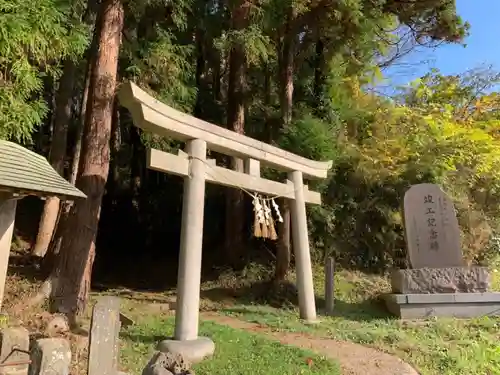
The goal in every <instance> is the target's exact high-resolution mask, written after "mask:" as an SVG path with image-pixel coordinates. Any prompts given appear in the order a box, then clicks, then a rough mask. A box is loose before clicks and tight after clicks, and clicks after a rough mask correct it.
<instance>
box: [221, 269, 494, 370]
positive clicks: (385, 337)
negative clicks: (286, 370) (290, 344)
mask: <svg viewBox="0 0 500 375" xmlns="http://www.w3.org/2000/svg"><path fill="white" fill-rule="evenodd" d="M315 277H316V280H315V282H316V291H317V292H318V296H319V295H321V294H322V293H323V275H322V272H321V270H320V269H318V270H317V272H315ZM495 283H497V280H495ZM388 290H389V285H388V283H387V281H386V280H385V279H383V278H380V277H374V276H367V275H364V274H361V273H352V272H339V273H338V274H337V275H336V307H335V309H336V312H335V316H333V317H325V316H321V317H320V319H321V320H322V322H321V323H320V324H318V325H305V324H303V323H302V322H301V321H300V320H299V319H298V312H297V311H296V310H282V309H275V308H272V307H269V306H264V305H257V304H251V303H249V302H248V301H247V302H244V303H243V302H242V303H241V304H237V305H235V306H232V307H227V308H226V309H224V310H223V312H224V313H225V314H228V315H232V316H237V317H238V318H240V319H242V320H247V321H251V322H256V323H260V324H266V325H268V326H270V327H273V328H277V329H280V330H285V331H295V332H308V333H314V334H316V335H319V336H325V337H330V338H335V339H342V340H349V341H353V342H357V343H361V344H365V345H368V346H372V347H375V348H378V349H381V350H384V351H386V352H389V353H393V354H396V355H398V356H399V357H401V358H403V359H404V360H406V361H407V362H408V363H410V364H412V365H413V366H414V367H415V368H417V370H419V371H420V372H421V374H422V375H495V374H500V319H498V318H488V317H482V318H478V319H471V320H458V319H431V320H426V321H400V320H398V319H394V318H392V317H390V316H388V315H387V314H386V313H385V312H384V308H383V305H382V304H381V303H380V302H378V301H377V299H376V297H377V296H378V295H379V294H380V293H382V292H387V291H388ZM318 299H319V301H318V307H320V308H321V304H322V300H321V298H318Z"/></svg>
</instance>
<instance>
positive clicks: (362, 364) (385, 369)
mask: <svg viewBox="0 0 500 375" xmlns="http://www.w3.org/2000/svg"><path fill="white" fill-rule="evenodd" d="M201 318H202V319H204V320H210V321H213V322H215V323H219V324H223V325H227V326H230V327H232V328H236V329H244V330H247V331H253V332H257V333H260V334H265V335H266V336H268V337H272V338H274V339H276V340H277V341H279V342H281V343H282V344H285V345H292V346H297V347H299V348H302V349H308V350H311V351H313V352H315V353H318V354H321V355H324V356H325V357H328V358H332V359H334V360H336V361H338V363H340V366H341V369H342V374H343V375H418V372H417V371H415V369H413V368H412V367H411V366H410V365H409V364H407V363H405V362H403V361H402V360H401V359H399V358H397V357H394V356H392V355H389V354H386V353H383V352H380V351H378V350H375V349H372V348H368V347H365V346H363V345H359V344H354V343H351V342H347V341H336V340H330V339H324V338H319V337H314V336H311V335H308V334H303V333H301V334H298V333H287V332H275V331H272V330H271V329H270V328H269V327H266V326H262V325H259V324H254V323H249V322H244V321H242V320H239V319H236V318H232V317H229V316H223V315H218V314H216V313H213V312H204V313H202V315H201Z"/></svg>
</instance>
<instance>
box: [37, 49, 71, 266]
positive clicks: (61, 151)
mask: <svg viewBox="0 0 500 375" xmlns="http://www.w3.org/2000/svg"><path fill="white" fill-rule="evenodd" d="M75 73H76V65H75V63H74V62H73V61H72V60H71V59H66V61H65V62H64V69H63V74H62V77H61V79H60V81H59V90H58V95H57V98H56V110H55V116H54V126H53V131H52V144H51V147H50V154H49V162H50V164H51V165H52V167H53V168H54V169H55V170H56V171H57V172H58V173H59V174H60V175H61V176H63V177H64V161H65V159H66V141H67V136H68V124H69V122H70V119H71V107H72V96H73V86H74V83H75V76H76V74H75ZM58 213H59V198H57V197H49V198H47V200H46V201H45V205H44V208H43V212H42V217H41V219H40V224H39V227H38V235H37V238H36V242H35V246H34V247H33V255H36V256H38V257H43V256H44V255H45V253H46V252H47V249H48V247H49V244H50V240H51V239H52V234H53V232H54V229H55V226H56V222H57V215H58Z"/></svg>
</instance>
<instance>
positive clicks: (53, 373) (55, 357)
mask: <svg viewBox="0 0 500 375" xmlns="http://www.w3.org/2000/svg"><path fill="white" fill-rule="evenodd" d="M31 353H32V354H31V360H32V362H31V366H30V370H29V375H69V366H70V364H71V348H70V345H69V342H68V340H66V339H63V338H49V339H39V340H36V341H35V343H34V345H33V349H32V350H31Z"/></svg>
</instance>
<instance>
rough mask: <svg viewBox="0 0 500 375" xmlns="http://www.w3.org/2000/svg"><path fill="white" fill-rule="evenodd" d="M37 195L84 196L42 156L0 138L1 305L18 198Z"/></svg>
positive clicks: (68, 197)
mask: <svg viewBox="0 0 500 375" xmlns="http://www.w3.org/2000/svg"><path fill="white" fill-rule="evenodd" d="M27 195H36V196H38V197H41V198H45V197H50V196H57V197H59V198H61V200H73V199H75V198H86V195H85V194H84V193H82V192H81V191H80V190H78V189H77V188H76V187H74V186H73V185H71V184H70V183H69V182H68V181H66V180H65V179H64V178H63V177H61V176H60V175H59V174H58V173H57V172H56V170H55V169H54V168H52V166H51V165H50V164H49V162H48V161H47V159H45V158H44V157H43V156H41V155H38V154H36V153H34V152H33V151H30V150H28V149H26V148H24V147H22V146H20V145H18V144H15V143H12V142H8V141H3V140H0V307H1V306H2V301H3V296H4V292H5V278H6V276H7V268H8V265H9V255H10V247H11V242H12V234H13V232H14V220H15V217H16V206H17V200H19V199H21V198H23V197H25V196H27Z"/></svg>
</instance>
